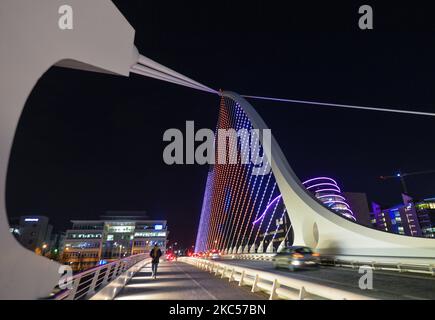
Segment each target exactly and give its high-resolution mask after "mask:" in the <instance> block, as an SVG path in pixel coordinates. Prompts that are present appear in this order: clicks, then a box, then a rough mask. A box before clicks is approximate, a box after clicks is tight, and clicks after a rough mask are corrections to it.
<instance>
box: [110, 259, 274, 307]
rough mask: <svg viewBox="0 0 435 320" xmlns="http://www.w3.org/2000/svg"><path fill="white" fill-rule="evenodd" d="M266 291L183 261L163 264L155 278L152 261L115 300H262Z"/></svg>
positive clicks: (265, 297) (160, 265)
mask: <svg viewBox="0 0 435 320" xmlns="http://www.w3.org/2000/svg"><path fill="white" fill-rule="evenodd" d="M260 299H267V296H265V295H263V294H262V293H251V292H250V291H249V289H248V288H246V287H239V286H238V285H237V283H236V282H231V283H230V282H228V279H220V278H218V277H215V276H214V275H213V274H210V273H208V272H205V271H202V270H200V269H197V268H195V267H193V266H191V265H188V264H185V263H182V262H166V261H162V262H161V263H160V264H159V269H158V273H157V279H155V280H154V279H152V278H151V264H149V265H146V266H145V267H144V268H143V269H142V270H141V271H139V272H138V273H136V275H135V276H134V277H133V278H132V279H131V280H130V281H129V283H127V285H126V286H125V288H124V289H123V290H122V291H121V292H120V293H119V295H118V296H117V297H116V298H115V300H260Z"/></svg>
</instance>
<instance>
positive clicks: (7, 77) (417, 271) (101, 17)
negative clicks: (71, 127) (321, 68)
mask: <svg viewBox="0 0 435 320" xmlns="http://www.w3.org/2000/svg"><path fill="white" fill-rule="evenodd" d="M59 5H60V3H59V2H58V1H54V0H53V1H50V0H45V1H31V0H28V1H16V0H5V1H2V3H1V4H0V13H1V18H0V46H1V47H0V48H1V59H0V101H1V106H0V121H1V126H0V181H1V189H0V208H1V212H0V228H1V232H0V240H1V241H0V246H1V249H2V254H3V257H2V261H1V263H0V288H1V289H0V298H3V299H14V298H18V299H44V298H50V299H264V298H270V299H382V298H406V299H434V298H435V291H434V289H433V288H434V284H435V283H434V279H435V278H434V277H433V276H434V275H435V241H434V240H432V239H425V238H416V237H408V236H403V235H397V234H392V233H387V232H382V231H378V230H375V229H371V228H368V227H365V226H362V225H359V224H357V223H356V222H355V221H354V220H355V219H354V217H353V212H352V211H351V210H350V208H348V207H347V206H346V201H345V199H344V197H343V198H342V196H341V195H340V189H339V187H338V185H337V184H336V183H335V182H334V181H333V180H332V179H330V180H329V181H328V178H314V179H311V180H309V181H300V180H299V179H298V177H297V176H296V175H295V173H294V172H293V170H292V168H291V166H290V165H289V163H288V161H287V158H286V157H285V155H284V154H283V152H282V151H281V149H280V147H279V143H278V141H276V140H275V139H274V137H273V136H271V137H270V139H263V135H264V132H266V130H267V129H268V127H267V125H266V123H265V122H264V121H263V120H262V118H261V117H260V115H259V114H258V113H257V112H256V111H255V109H254V107H253V106H252V105H251V104H250V103H249V102H248V101H247V99H259V98H261V99H271V100H280V101H284V102H292V103H309V104H315V105H322V106H326V107H335V108H353V109H360V110H361V112H365V111H378V112H395V113H404V114H416V115H418V116H434V114H430V113H423V112H414V111H405V110H395V109H388V108H369V107H361V106H351V105H338V104H331V103H320V102H307V101H297V100H285V99H273V98H265V97H255V96H242V95H239V94H237V93H234V92H229V91H222V92H220V91H216V90H214V89H211V88H209V87H207V86H205V85H203V84H201V83H199V82H197V81H194V80H192V79H190V78H188V77H186V76H184V75H181V74H179V73H177V72H175V71H173V70H171V69H169V68H167V67H165V66H163V65H160V64H159V63H157V62H155V61H153V60H151V59H149V58H147V57H145V56H143V55H140V54H139V53H138V50H137V49H136V48H135V46H134V44H133V43H134V34H135V32H134V29H133V28H132V27H131V26H130V25H129V23H128V22H127V21H126V19H125V18H124V17H123V16H122V15H121V14H120V12H119V11H118V10H117V8H116V7H115V6H114V5H113V4H112V3H111V2H110V1H108V0H95V1H84V0H70V1H69V5H70V7H71V8H72V9H73V10H74V15H73V17H74V19H75V20H74V24H73V25H74V28H73V29H72V30H64V29H62V28H59V27H58V20H59V14H58V10H57V7H58V6H59ZM18 16H19V17H21V18H20V19H16V17H18ZM23 21H26V23H23ZM97 21H106V23H104V25H101V24H98V23H97ZM29 26H31V27H29ZM53 65H56V66H60V67H67V68H75V69H80V70H84V71H93V72H102V73H110V74H116V75H120V76H126V77H128V76H129V75H130V74H132V73H135V74H139V75H141V76H146V77H152V78H155V79H158V80H161V81H165V82H170V83H173V84H177V85H182V86H186V87H189V88H192V89H196V90H202V91H205V92H209V93H211V94H215V95H216V97H217V99H216V105H219V117H218V121H217V127H216V128H217V130H219V129H226V130H230V129H234V131H235V132H239V131H240V130H241V129H246V130H248V131H249V130H257V132H259V136H258V140H259V141H260V142H261V146H260V148H261V151H262V152H255V153H254V159H253V161H251V162H249V163H246V162H243V161H241V159H242V158H243V157H244V156H245V155H246V153H247V152H248V153H249V152H251V151H252V150H251V145H250V144H249V139H248V140H246V139H245V140H241V139H236V140H233V141H229V142H228V144H227V141H226V140H225V141H219V139H217V140H216V141H215V145H216V150H217V151H218V152H217V154H219V151H222V150H224V151H226V150H228V149H230V148H233V150H236V151H237V152H236V160H237V161H235V162H232V163H226V164H220V163H219V161H216V163H215V164H213V165H211V166H210V169H209V172H208V177H207V182H206V186H205V191H204V200H203V205H202V212H201V217H200V224H199V229H198V232H197V240H196V250H197V251H198V252H210V251H219V252H220V253H221V255H220V258H219V259H218V260H211V259H205V258H203V257H183V258H179V259H178V261H177V262H163V263H162V265H161V267H160V276H159V278H158V279H157V280H151V279H150V259H149V257H148V255H146V254H142V255H134V256H130V257H127V258H123V259H121V260H118V261H115V262H112V263H110V264H106V265H103V266H99V267H96V268H93V269H90V270H87V271H84V272H82V273H79V274H77V275H74V276H71V277H65V275H64V273H63V271H62V270H63V269H62V266H61V265H60V264H58V263H56V262H53V261H50V260H48V259H46V258H43V257H40V256H36V255H34V254H33V253H32V252H30V251H27V250H26V249H24V248H23V247H21V246H20V245H19V244H18V243H17V242H16V241H15V239H14V238H13V236H12V235H11V234H10V233H9V232H8V228H9V224H8V219H7V215H6V206H5V183H6V175H7V167H8V161H9V155H10V150H11V146H12V143H13V138H14V133H15V130H16V126H17V124H18V120H19V117H20V114H21V112H22V109H23V106H24V104H25V102H26V100H27V98H28V96H29V94H30V93H31V91H32V89H33V87H34V86H35V84H36V83H37V81H38V79H39V78H40V77H41V76H42V75H43V74H44V73H45V72H46V71H47V70H48V69H49V68H50V67H51V66H53ZM84 74H85V72H84ZM295 139H297V137H295ZM216 157H217V155H216ZM260 160H261V161H260ZM258 163H261V166H260V169H259V165H258ZM325 179H326V181H325ZM310 189H315V190H316V192H317V193H318V194H321V195H323V196H325V197H326V198H332V199H333V200H330V201H331V203H330V205H329V206H327V205H325V202H327V201H321V199H320V197H315V196H314V195H313V192H312V191H313V190H311V191H310ZM334 206H335V207H334ZM288 245H294V246H308V247H311V248H313V249H314V250H315V251H316V252H317V253H318V254H320V261H321V262H322V265H323V266H321V267H320V268H319V269H318V270H313V271H311V272H294V273H289V272H286V271H282V270H276V269H274V268H273V263H272V259H273V256H274V254H275V253H277V252H280V251H281V250H282V249H284V248H285V247H287V246H288ZM60 270H61V272H60ZM370 274H372V275H373V279H372V280H373V288H371V285H370V283H369V282H370V281H368V282H366V286H365V287H364V281H363V286H361V277H363V276H366V277H367V278H366V279H368V277H369V275H370Z"/></svg>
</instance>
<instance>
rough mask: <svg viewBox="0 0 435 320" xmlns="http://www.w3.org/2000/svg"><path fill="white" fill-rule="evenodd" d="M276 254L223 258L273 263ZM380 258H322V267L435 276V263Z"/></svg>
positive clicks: (325, 256) (233, 255)
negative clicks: (362, 268) (366, 268)
mask: <svg viewBox="0 0 435 320" xmlns="http://www.w3.org/2000/svg"><path fill="white" fill-rule="evenodd" d="M274 256H275V254H274V253H250V254H232V255H225V256H223V258H224V259H241V260H260V261H272V260H273V257H274ZM379 259H380V258H379V257H365V258H364V259H358V260H357V258H356V257H355V256H348V257H346V256H341V257H336V256H327V255H322V256H321V264H322V265H330V266H336V267H349V268H359V267H360V266H370V267H371V268H372V269H373V270H385V271H397V272H413V273H424V274H429V275H432V276H435V263H433V264H432V263H415V262H413V263H411V262H407V261H406V260H405V261H401V260H400V259H399V258H396V259H394V258H390V259H389V260H390V261H387V259H384V261H382V260H379Z"/></svg>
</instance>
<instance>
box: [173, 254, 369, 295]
mask: <svg viewBox="0 0 435 320" xmlns="http://www.w3.org/2000/svg"><path fill="white" fill-rule="evenodd" d="M179 260H180V261H183V262H186V263H189V264H191V265H194V266H196V267H198V268H200V269H202V270H205V271H209V272H210V273H214V274H215V275H216V276H220V277H221V278H228V280H229V281H237V282H238V284H239V286H250V287H251V292H257V291H263V292H266V293H267V294H269V299H270V300H274V299H286V300H314V299H316V300H372V298H370V297H367V296H365V295H361V294H355V293H352V292H348V291H345V290H340V289H335V288H331V287H328V286H324V285H320V284H315V283H311V282H308V281H303V280H299V279H293V278H289V277H285V276H281V275H278V274H274V273H272V272H267V271H260V270H256V269H251V268H247V267H241V266H235V265H231V264H228V263H224V262H216V261H212V260H206V259H198V258H187V257H182V258H179Z"/></svg>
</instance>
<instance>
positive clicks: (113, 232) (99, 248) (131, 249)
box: [63, 212, 168, 270]
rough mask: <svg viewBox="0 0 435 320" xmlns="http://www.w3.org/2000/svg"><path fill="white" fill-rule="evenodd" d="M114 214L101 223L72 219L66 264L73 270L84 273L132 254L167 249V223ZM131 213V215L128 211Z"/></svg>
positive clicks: (65, 250)
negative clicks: (91, 268) (157, 248)
mask: <svg viewBox="0 0 435 320" xmlns="http://www.w3.org/2000/svg"><path fill="white" fill-rule="evenodd" d="M113 213H114V212H111V215H105V216H102V217H100V218H101V219H100V220H73V221H71V222H72V224H73V225H72V228H71V229H69V230H67V231H66V238H65V246H64V250H63V262H64V263H65V264H69V265H71V266H72V268H73V270H84V269H87V268H90V267H93V266H95V265H98V264H103V263H106V262H110V261H113V260H116V259H120V258H123V257H126V256H129V255H134V254H140V253H148V252H150V250H151V248H152V247H153V246H154V244H157V245H158V246H159V247H160V248H161V250H162V252H163V253H165V250H166V243H167V237H168V229H167V224H166V221H165V220H149V219H148V218H147V217H146V216H132V215H126V214H123V215H119V213H117V214H116V215H115V214H113ZM127 213H128V212H127Z"/></svg>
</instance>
